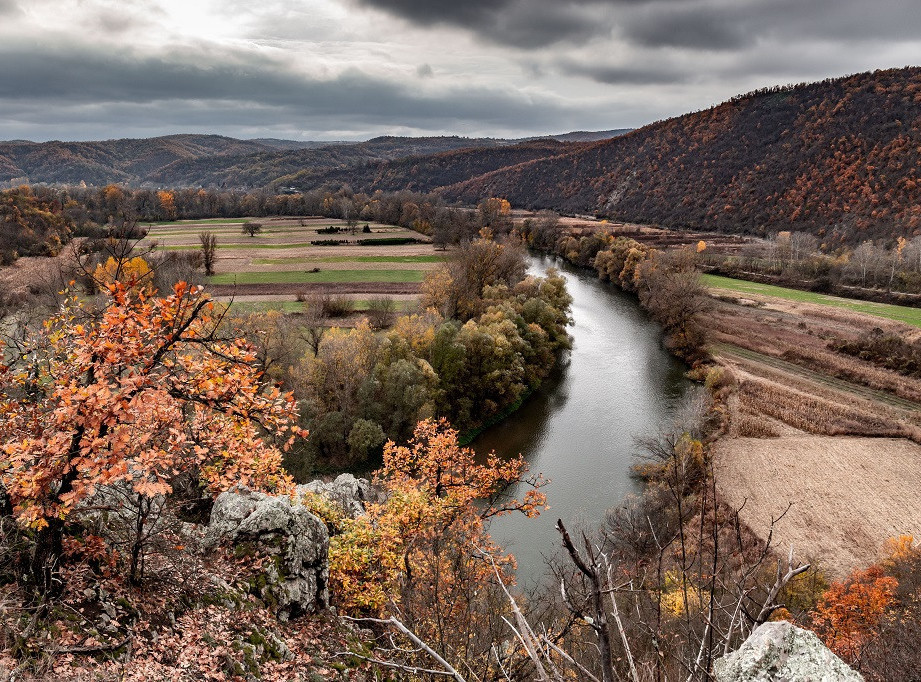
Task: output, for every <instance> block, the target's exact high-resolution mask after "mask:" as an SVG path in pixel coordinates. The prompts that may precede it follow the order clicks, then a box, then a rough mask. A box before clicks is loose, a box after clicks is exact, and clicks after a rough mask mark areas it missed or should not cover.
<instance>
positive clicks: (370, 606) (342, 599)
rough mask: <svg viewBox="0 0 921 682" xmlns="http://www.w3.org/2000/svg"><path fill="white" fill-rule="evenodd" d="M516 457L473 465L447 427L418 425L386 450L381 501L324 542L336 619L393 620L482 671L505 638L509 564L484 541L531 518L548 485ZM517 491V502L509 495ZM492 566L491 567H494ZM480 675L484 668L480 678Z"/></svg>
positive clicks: (379, 474)
mask: <svg viewBox="0 0 921 682" xmlns="http://www.w3.org/2000/svg"><path fill="white" fill-rule="evenodd" d="M527 470H528V467H527V463H526V462H525V461H524V459H523V458H522V457H521V456H519V457H515V458H512V459H509V460H503V459H501V458H500V457H498V456H497V455H495V454H494V453H493V454H490V455H489V456H488V457H487V458H485V461H480V462H478V461H477V460H476V455H475V453H474V452H473V451H472V450H470V449H469V448H464V447H461V446H460V445H459V444H458V434H457V431H455V430H453V429H451V428H450V427H449V426H448V424H447V422H446V421H445V420H438V421H435V420H426V421H422V422H420V423H419V424H418V425H417V427H416V430H415V433H414V436H413V438H412V440H411V441H410V442H409V444H408V445H407V446H398V445H396V444H394V443H393V442H388V443H387V445H386V446H385V448H384V464H383V467H382V468H381V469H380V470H379V471H378V472H377V476H376V482H377V484H378V485H379V486H380V487H381V488H382V489H383V490H384V491H385V493H386V498H385V500H384V501H383V502H381V503H378V504H371V505H369V508H368V514H367V515H366V516H364V517H359V518H358V519H354V520H350V519H344V520H343V519H341V518H340V519H339V520H338V526H339V528H338V530H339V534H338V535H334V537H333V538H332V540H331V542H330V580H331V583H332V584H331V587H332V589H331V592H332V593H333V595H334V598H335V599H336V600H337V605H338V606H339V607H340V609H343V610H345V611H347V612H352V613H365V614H368V613H371V614H375V615H377V614H382V613H384V612H390V614H391V615H395V616H397V617H399V618H400V619H401V621H403V622H405V624H406V625H407V626H408V627H410V628H411V629H412V630H413V631H414V632H415V633H416V634H417V635H419V636H420V637H422V638H423V639H424V640H425V641H427V642H428V643H429V644H431V645H432V646H433V647H434V648H435V649H436V650H437V651H439V653H440V654H441V655H444V656H446V657H448V658H450V659H451V660H452V661H455V662H457V663H458V664H460V662H463V664H464V666H463V667H467V666H469V669H477V668H478V666H484V665H486V662H487V660H488V656H489V651H490V647H491V645H492V643H493V642H495V641H497V639H499V638H504V637H506V636H507V633H506V632H505V631H504V629H505V627H506V626H505V625H504V623H503V622H502V620H501V617H502V615H503V614H506V613H507V609H508V603H507V600H506V598H505V596H504V594H503V592H502V590H501V587H500V586H499V584H498V582H497V577H498V576H497V575H496V572H497V571H496V569H494V568H493V563H492V560H494V561H495V562H496V566H497V569H498V574H499V576H501V579H502V580H503V582H506V583H507V584H509V583H512V582H513V578H512V575H511V572H510V570H509V569H511V568H513V567H514V558H513V557H512V556H510V555H504V554H503V552H502V550H501V548H499V547H498V546H497V545H496V544H495V543H494V542H493V540H492V539H491V538H490V536H489V533H488V525H489V519H491V518H493V517H496V516H500V515H504V514H510V513H512V512H520V513H523V514H525V515H527V516H529V517H530V516H536V515H537V514H538V513H539V512H540V510H541V509H542V508H543V507H544V504H545V498H544V495H543V493H541V492H540V491H539V490H538V488H540V487H541V486H543V485H544V484H545V483H546V481H545V479H543V478H542V477H541V476H539V475H538V476H528V474H527ZM516 486H521V487H522V488H523V489H524V490H525V493H524V495H523V496H522V497H521V498H520V499H517V498H515V497H513V496H512V495H511V494H510V492H511V491H512V489H513V488H514V487H516ZM490 557H492V560H490ZM480 669H481V670H482V668H480Z"/></svg>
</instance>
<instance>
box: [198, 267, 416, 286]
mask: <svg viewBox="0 0 921 682" xmlns="http://www.w3.org/2000/svg"><path fill="white" fill-rule="evenodd" d="M424 278H425V271H423V270H325V271H320V272H304V271H303V270H274V271H272V272H227V273H224V274H220V275H215V276H214V277H209V278H208V281H209V282H210V283H211V284H276V283H280V284H308V283H314V282H317V283H323V284H325V283H333V282H421V281H422V280H423V279H424Z"/></svg>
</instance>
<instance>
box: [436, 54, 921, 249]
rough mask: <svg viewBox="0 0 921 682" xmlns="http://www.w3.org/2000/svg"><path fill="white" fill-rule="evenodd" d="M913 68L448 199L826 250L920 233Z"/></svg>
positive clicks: (675, 123) (717, 111)
mask: <svg viewBox="0 0 921 682" xmlns="http://www.w3.org/2000/svg"><path fill="white" fill-rule="evenodd" d="M919 176H921V68H917V67H912V68H904V69H892V70H887V71H875V72H872V73H863V74H858V75H854V76H848V77H845V78H837V79H829V80H825V81H822V82H820V83H813V84H803V85H796V86H790V87H782V88H769V89H765V90H761V91H757V92H754V93H750V94H748V95H744V96H741V97H737V98H734V99H732V100H730V101H728V102H726V103H724V104H721V105H719V106H717V107H714V108H712V109H708V110H706V111H701V112H696V113H692V114H687V115H685V116H680V117H678V118H674V119H669V120H666V121H661V122H658V123H654V124H651V125H649V126H646V127H644V128H641V129H639V130H636V131H633V132H632V133H629V134H627V135H624V136H622V137H618V138H615V139H612V140H609V141H606V142H601V143H598V144H596V145H593V146H590V147H588V148H584V149H580V150H577V151H573V152H571V153H568V154H565V155H562V156H557V157H555V158H550V159H543V160H537V161H532V162H530V163H526V164H521V165H518V166H515V167H512V168H508V169H504V170H500V171H496V172H493V173H491V174H488V175H483V176H481V177H479V178H475V179H471V180H469V181H467V182H464V183H460V184H457V185H455V186H452V187H449V188H447V189H446V190H445V195H446V196H447V197H448V198H449V199H453V200H459V201H464V202H474V201H477V200H479V199H480V198H481V197H483V196H502V197H505V198H507V199H508V200H509V201H510V202H511V203H512V204H513V205H515V206H526V207H532V208H554V209H558V210H563V211H569V212H576V213H587V212H596V213H599V214H603V215H606V216H609V217H611V218H616V219H621V220H629V221H634V222H648V223H658V224H661V225H664V226H668V227H679V228H680V227H693V228H697V229H719V230H725V231H733V232H735V231H741V232H749V233H756V234H763V233H768V232H772V231H777V230H786V229H794V230H806V231H810V232H813V233H815V234H816V235H818V236H819V237H821V238H823V240H824V241H825V242H826V243H827V244H828V245H829V246H834V244H836V243H837V242H839V241H849V242H854V241H860V240H863V239H869V238H886V239H892V238H894V237H895V236H901V235H911V234H917V233H918V231H919V230H921V202H919V199H921V192H919V188H918V183H919Z"/></svg>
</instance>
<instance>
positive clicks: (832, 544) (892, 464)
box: [714, 435, 921, 577]
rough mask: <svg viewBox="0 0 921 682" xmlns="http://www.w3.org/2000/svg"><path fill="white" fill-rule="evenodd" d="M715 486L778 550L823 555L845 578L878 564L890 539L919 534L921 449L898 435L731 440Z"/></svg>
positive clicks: (721, 455)
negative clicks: (768, 535)
mask: <svg viewBox="0 0 921 682" xmlns="http://www.w3.org/2000/svg"><path fill="white" fill-rule="evenodd" d="M714 462H715V467H716V477H717V485H718V486H719V488H720V491H721V494H722V495H723V497H724V499H726V501H727V502H728V503H729V504H731V505H733V506H735V507H740V506H742V504H743V503H744V504H745V506H744V507H743V509H742V512H741V517H742V520H743V521H744V522H745V523H747V524H748V525H749V526H750V527H751V528H752V529H753V530H754V531H755V532H756V533H757V534H759V535H762V536H763V535H764V534H765V533H766V532H767V529H768V527H769V526H770V522H771V518H772V517H774V518H776V517H778V516H779V515H780V514H782V513H783V511H784V510H785V509H786V508H787V505H788V503H793V506H792V508H791V509H790V511H789V512H788V514H787V515H786V516H785V517H784V518H783V519H782V520H781V521H780V522H779V524H778V525H777V527H776V529H775V531H774V546H775V548H777V549H778V550H780V551H781V552H786V551H787V548H788V547H789V546H790V545H791V544H792V545H793V546H794V547H795V548H796V551H797V553H798V554H799V555H800V556H804V557H822V558H823V564H824V566H825V567H826V569H827V570H828V572H829V573H830V574H831V575H833V576H835V577H841V576H843V575H845V574H847V573H848V572H850V571H851V570H853V569H855V568H859V567H866V566H867V565H869V564H871V563H873V562H875V561H876V560H877V559H878V555H879V550H880V546H881V544H882V543H883V542H884V541H885V540H886V538H889V537H894V536H896V535H899V534H914V535H915V536H916V537H918V536H921V495H919V490H921V446H918V445H916V444H914V443H911V442H910V441H907V440H904V439H897V438H855V437H827V436H812V435H802V436H786V437H782V438H767V439H758V438H726V439H723V440H721V441H720V442H719V443H717V444H716V446H715V448H714Z"/></svg>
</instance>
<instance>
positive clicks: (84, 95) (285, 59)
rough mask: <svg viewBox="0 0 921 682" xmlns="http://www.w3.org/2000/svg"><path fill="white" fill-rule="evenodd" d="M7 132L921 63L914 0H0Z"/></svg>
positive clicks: (43, 135) (320, 131) (566, 120)
mask: <svg viewBox="0 0 921 682" xmlns="http://www.w3.org/2000/svg"><path fill="white" fill-rule="evenodd" d="M0 60H2V62H0V63H2V68H0V139H17V138H18V139H23V138H24V139H32V140H49V139H64V140H86V139H109V138H113V137H148V136H152V135H161V134H168V133H176V132H202V133H220V134H224V135H231V136H234V137H244V138H251V137H284V138H291V139H305V140H306V139H323V140H333V139H365V138H368V137H372V136H375V135H381V134H396V135H422V134H459V135H469V136H493V137H519V136H525V135H533V134H544V133H559V132H564V131H569V130H580V129H581V130H601V129H610V128H625V127H637V126H640V125H643V124H644V123H648V122H650V121H653V120H656V119H660V118H665V117H668V116H673V115H677V114H681V113H684V112H687V111H691V110H695V109H701V108H705V107H708V106H710V105H712V104H716V103H718V102H720V101H722V100H724V99H726V98H728V97H731V96H732V95H734V94H737V93H740V92H746V91H748V90H752V89H755V88H758V87H762V86H766V85H774V84H778V83H789V82H798V81H804V80H817V79H821V78H825V77H827V76H836V75H843V74H847V73H854V72H858V71H865V70H870V69H876V68H888V67H895V66H905V65H907V64H919V63H921V2H919V0H256V1H253V0H247V1H246V2H243V1H241V0H0Z"/></svg>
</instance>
